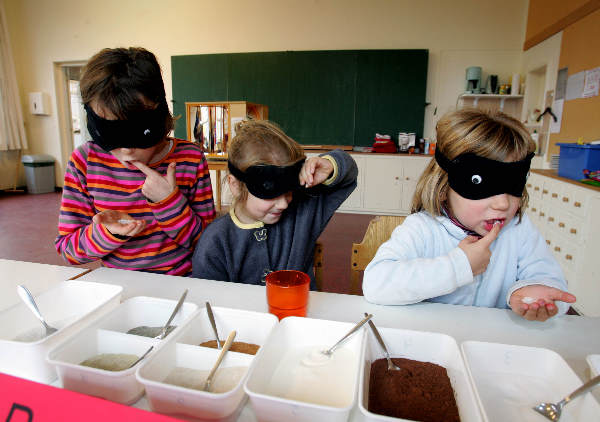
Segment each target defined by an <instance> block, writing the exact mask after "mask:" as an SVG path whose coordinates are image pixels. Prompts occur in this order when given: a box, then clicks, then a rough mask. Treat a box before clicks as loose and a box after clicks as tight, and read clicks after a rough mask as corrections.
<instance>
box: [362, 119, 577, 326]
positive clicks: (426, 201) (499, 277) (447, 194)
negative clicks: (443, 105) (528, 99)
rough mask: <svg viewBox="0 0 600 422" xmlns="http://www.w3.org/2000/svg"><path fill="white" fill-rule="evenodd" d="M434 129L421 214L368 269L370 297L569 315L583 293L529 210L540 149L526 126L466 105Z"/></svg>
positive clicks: (526, 314) (531, 316) (416, 203)
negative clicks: (571, 287) (573, 288)
mask: <svg viewBox="0 0 600 422" xmlns="http://www.w3.org/2000/svg"><path fill="white" fill-rule="evenodd" d="M436 130H437V150H436V153H435V159H433V160H432V161H431V163H430V164H429V165H428V167H427V168H426V170H425V171H424V173H423V175H422V176H421V178H420V180H419V182H418V184H417V189H416V192H415V195H414V197H413V205H412V212H413V214H412V215H410V216H408V217H407V218H406V220H405V221H404V223H403V224H402V225H400V226H398V227H397V228H396V229H395V230H394V232H393V233H392V236H391V238H390V240H389V241H387V242H385V243H384V244H382V245H381V246H380V248H379V250H378V251H377V253H376V255H375V257H374V258H373V260H372V261H371V263H369V265H368V266H367V268H366V269H365V274H364V280H363V292H364V296H365V299H366V300H368V301H369V302H373V303H379V304H386V305H402V304H409V303H416V302H420V301H424V300H428V301H431V302H441V303H451V304H460V305H472V306H486V307H496V308H508V307H510V308H511V309H512V310H513V312H515V313H517V314H518V315H520V316H522V317H523V318H525V319H528V320H538V321H545V320H547V319H548V318H550V317H552V316H554V315H556V314H557V313H565V312H566V311H567V310H568V308H569V305H568V304H569V303H573V302H575V296H573V295H571V294H569V293H567V292H566V290H567V283H566V281H565V279H564V277H563V274H562V271H561V269H560V266H559V265H558V263H557V262H556V260H555V259H554V257H553V256H552V254H551V253H550V252H549V251H548V249H547V247H546V243H545V241H544V239H543V238H542V236H541V234H540V233H539V232H538V230H537V229H536V228H535V227H534V225H533V224H532V222H531V221H530V220H529V218H528V217H527V215H525V214H524V213H523V210H524V208H525V206H526V205H527V199H528V196H527V191H526V189H525V182H526V180H527V175H528V172H529V166H530V162H531V159H532V157H533V155H534V154H533V151H534V150H535V144H534V143H533V141H532V140H531V137H530V136H529V133H528V132H527V130H526V129H525V127H524V126H523V125H522V124H521V123H520V122H519V121H517V120H515V119H513V118H511V117H509V116H506V115H505V114H502V113H499V112H486V111H481V110H474V109H462V110H458V111H455V112H453V113H450V114H449V115H446V116H444V117H443V118H442V119H441V120H440V121H439V123H438V125H437V128H436Z"/></svg>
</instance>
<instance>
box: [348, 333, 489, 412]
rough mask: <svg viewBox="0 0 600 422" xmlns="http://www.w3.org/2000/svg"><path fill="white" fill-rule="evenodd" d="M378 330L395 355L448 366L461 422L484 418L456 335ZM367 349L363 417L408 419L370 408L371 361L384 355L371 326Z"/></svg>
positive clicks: (362, 388) (361, 383) (361, 401)
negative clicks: (380, 412)
mask: <svg viewBox="0 0 600 422" xmlns="http://www.w3.org/2000/svg"><path fill="white" fill-rule="evenodd" d="M377 329H378V331H379V333H380V334H381V337H382V338H383V341H384V343H385V345H386V347H387V349H388V351H389V353H390V356H391V357H392V358H405V359H411V360H416V361H420V362H431V363H435V364H437V365H440V366H443V367H444V368H446V371H447V373H448V378H450V383H451V384H452V388H453V390H454V397H455V399H456V405H457V407H458V412H459V414H460V420H461V421H462V422H472V421H481V420H483V419H482V414H481V410H480V409H479V405H478V400H477V397H476V395H477V394H476V392H475V391H474V390H473V387H472V385H471V382H470V380H469V375H468V372H467V368H466V366H465V364H464V362H463V358H462V356H461V353H460V349H459V348H458V345H457V344H456V341H455V340H454V338H452V337H450V336H448V335H445V334H439V333H430V332H424V331H412V330H401V329H395V328H379V327H378V328H377ZM364 349H365V351H364V354H363V360H362V363H361V370H360V380H359V384H358V385H359V387H358V388H359V390H358V406H359V409H360V411H361V413H362V414H363V415H364V420H365V421H372V422H375V421H390V422H391V421H406V420H407V419H400V418H394V417H391V416H383V415H379V414H376V413H372V412H370V411H369V410H368V408H369V380H370V375H371V364H372V363H373V362H374V361H376V360H377V359H382V358H385V354H384V352H383V350H382V349H381V347H380V346H379V343H377V340H376V339H375V337H374V336H373V332H372V331H371V329H369V334H368V335H367V339H366V341H365V346H364Z"/></svg>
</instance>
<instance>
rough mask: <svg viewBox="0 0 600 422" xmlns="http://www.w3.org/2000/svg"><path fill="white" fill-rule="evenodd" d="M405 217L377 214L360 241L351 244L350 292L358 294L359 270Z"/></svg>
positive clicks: (363, 267)
mask: <svg viewBox="0 0 600 422" xmlns="http://www.w3.org/2000/svg"><path fill="white" fill-rule="evenodd" d="M405 218H406V217H404V216H395V215H378V216H377V217H375V218H374V219H372V220H371V221H370V222H369V226H368V227H367V231H366V232H365V236H364V237H363V240H362V242H360V243H353V244H352V254H351V256H350V294H356V295H360V294H361V292H360V290H359V289H358V281H359V278H360V272H361V271H364V270H365V268H366V267H367V265H368V264H369V262H371V260H372V259H373V257H374V256H375V252H377V249H378V248H379V245H381V244H382V243H383V242H385V241H386V240H388V239H389V238H390V236H391V234H392V231H393V230H394V229H395V228H396V227H397V226H399V225H400V224H402V222H403V221H404V219H405Z"/></svg>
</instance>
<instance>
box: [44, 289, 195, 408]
mask: <svg viewBox="0 0 600 422" xmlns="http://www.w3.org/2000/svg"><path fill="white" fill-rule="evenodd" d="M176 303H177V302H176V301H175V300H167V299H159V298H151V297H144V296H140V297H134V298H131V299H128V300H126V301H125V302H123V303H122V304H120V305H119V306H118V307H117V308H115V309H114V310H113V311H112V312H110V313H109V314H108V315H105V316H104V317H102V318H100V319H99V320H97V321H96V322H95V323H94V324H92V325H91V326H89V327H88V328H86V329H84V330H82V331H81V332H79V333H78V334H77V335H75V336H73V337H72V338H70V339H68V340H67V341H65V342H63V343H61V344H59V345H58V346H56V347H55V348H53V349H51V350H50V351H49V352H48V356H47V360H48V362H49V363H50V364H52V365H54V366H56V370H57V372H58V376H59V378H60V380H61V382H62V385H63V387H64V388H67V389H69V390H73V391H78V392H80V393H84V394H89V395H92V396H96V397H102V398H104V399H107V400H112V401H115V402H118V403H123V404H132V403H134V402H135V401H137V400H138V399H139V398H140V397H141V396H142V395H143V393H144V387H143V386H142V385H141V384H140V383H139V382H138V381H137V379H136V377H135V371H136V369H137V367H138V366H139V365H140V364H139V363H138V364H137V365H136V366H134V367H132V368H129V369H126V370H123V371H117V372H113V371H106V370H102V369H97V368H91V367H87V366H82V365H80V363H81V362H83V361H84V360H86V359H89V358H91V357H93V356H96V355H99V354H103V353H125V354H134V355H137V356H141V355H142V354H143V353H144V352H145V351H146V350H147V349H148V348H149V347H150V346H154V349H153V351H152V352H151V354H150V355H149V356H147V357H146V359H149V358H150V357H151V356H152V353H154V352H156V351H157V350H158V349H159V348H160V346H161V345H164V344H166V343H167V342H168V341H170V339H171V338H172V336H174V335H175V334H176V333H178V332H179V331H180V330H182V329H183V328H184V327H185V324H186V323H187V322H189V321H190V320H191V317H192V315H193V313H194V311H195V310H196V309H197V306H196V305H195V304H193V303H188V302H184V303H183V305H182V307H181V309H180V310H179V312H178V313H177V315H176V316H175V318H174V319H173V322H172V324H174V325H177V328H176V329H175V330H173V332H171V333H170V334H169V335H168V336H167V337H166V338H165V339H164V340H162V341H161V340H158V339H154V338H148V337H143V336H137V335H132V334H127V333H126V332H127V331H128V330H129V329H131V328H134V327H136V326H141V325H146V326H160V325H164V324H165V323H166V322H167V319H168V317H169V315H170V314H171V312H172V311H173V309H174V308H175V305H176Z"/></svg>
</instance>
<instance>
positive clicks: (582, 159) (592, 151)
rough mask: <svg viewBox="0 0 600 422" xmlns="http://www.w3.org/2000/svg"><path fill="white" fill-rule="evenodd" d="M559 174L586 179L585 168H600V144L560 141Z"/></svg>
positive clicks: (594, 169)
mask: <svg viewBox="0 0 600 422" xmlns="http://www.w3.org/2000/svg"><path fill="white" fill-rule="evenodd" d="M556 145H558V146H560V156H559V158H558V175H559V176H561V177H567V178H569V179H575V180H581V179H585V176H584V174H583V170H584V169H587V170H590V171H597V170H600V145H577V144H565V143H558V144H556Z"/></svg>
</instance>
